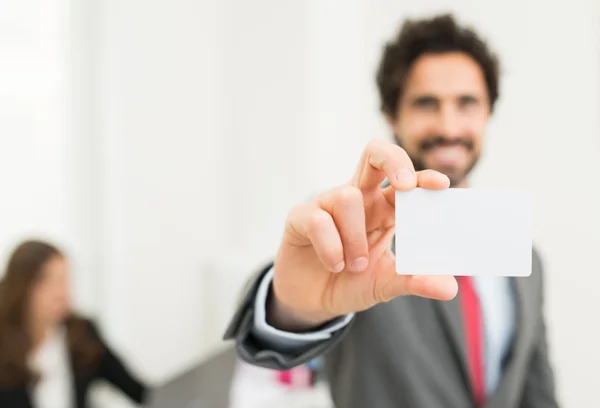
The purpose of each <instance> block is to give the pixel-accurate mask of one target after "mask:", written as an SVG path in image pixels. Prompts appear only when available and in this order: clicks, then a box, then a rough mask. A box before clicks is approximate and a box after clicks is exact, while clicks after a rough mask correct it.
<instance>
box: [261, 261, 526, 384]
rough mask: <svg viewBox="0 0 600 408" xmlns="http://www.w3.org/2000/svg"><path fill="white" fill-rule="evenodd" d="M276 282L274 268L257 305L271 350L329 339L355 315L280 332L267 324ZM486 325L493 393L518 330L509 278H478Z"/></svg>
mask: <svg viewBox="0 0 600 408" xmlns="http://www.w3.org/2000/svg"><path fill="white" fill-rule="evenodd" d="M272 279H273V268H271V270H270V271H269V272H267V274H266V275H265V276H264V278H263V280H262V282H261V283H260V285H259V288H258V292H257V295H256V301H255V302H256V303H255V305H254V324H253V328H252V331H253V334H254V335H255V336H256V337H257V338H258V339H259V340H260V341H261V342H263V344H265V345H266V346H268V347H271V348H273V349H275V350H277V351H281V352H292V351H295V350H298V349H300V348H302V347H306V346H308V345H310V344H311V343H312V342H316V341H323V340H327V339H328V338H330V337H331V336H332V334H333V333H335V332H336V331H337V330H340V329H342V328H343V327H345V326H346V325H347V324H348V323H349V322H350V321H351V320H352V318H353V317H354V315H353V314H350V315H347V316H343V317H341V318H338V319H336V320H334V321H332V322H331V323H330V324H329V325H328V326H327V327H325V328H324V329H322V330H318V331H314V332H309V333H290V332H285V331H282V330H278V329H276V328H274V327H272V326H270V325H269V324H267V321H266V311H265V308H266V301H267V295H268V293H269V288H270V287H271V281H272ZM474 282H475V289H476V290H477V293H478V295H479V301H480V304H481V309H482V314H483V320H484V322H485V324H484V327H485V343H484V347H485V356H484V362H485V382H486V393H487V394H488V395H489V394H492V393H493V392H494V391H495V390H496V387H497V386H498V383H499V381H500V376H501V374H502V360H503V358H504V356H505V355H506V353H507V351H508V349H509V347H510V344H511V342H512V338H513V335H514V332H515V327H516V320H517V317H516V308H515V302H514V297H513V290H512V287H511V282H510V280H509V279H508V278H506V277H498V276H477V277H474Z"/></svg>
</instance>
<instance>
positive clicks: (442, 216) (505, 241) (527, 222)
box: [395, 188, 533, 276]
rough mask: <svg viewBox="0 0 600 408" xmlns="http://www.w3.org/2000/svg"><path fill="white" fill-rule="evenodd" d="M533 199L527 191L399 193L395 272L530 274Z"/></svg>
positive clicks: (462, 189) (413, 191) (459, 190)
mask: <svg viewBox="0 0 600 408" xmlns="http://www.w3.org/2000/svg"><path fill="white" fill-rule="evenodd" d="M532 213H533V203H532V197H531V194H530V193H529V192H528V191H526V190H511V189H487V188H484V189H477V188H450V189H445V190H425V189H421V188H417V189H414V190H411V191H397V192H396V237H395V252H396V272H397V273H399V274H402V275H452V276H529V275H530V274H531V250H532V230H533V214H532Z"/></svg>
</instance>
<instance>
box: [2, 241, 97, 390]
mask: <svg viewBox="0 0 600 408" xmlns="http://www.w3.org/2000/svg"><path fill="white" fill-rule="evenodd" d="M63 256H64V255H63V254H62V252H61V251H59V250H58V249H57V248H56V247H54V246H53V245H51V244H49V243H47V242H43V241H36V240H31V241H26V242H23V243H21V244H20V245H19V246H18V247H17V248H16V249H15V250H14V251H13V253H12V255H11V256H10V258H9V261H8V264H7V267H6V271H5V274H4V277H3V279H2V281H0V387H2V388H6V387H9V388H22V387H27V386H30V385H32V384H33V383H35V381H37V379H38V374H37V373H35V372H34V371H32V369H31V368H30V367H29V365H28V363H29V361H28V358H29V355H30V352H31V351H32V348H33V338H32V335H31V333H30V332H29V326H28V322H27V319H28V306H29V300H30V297H31V292H32V289H33V286H34V285H35V283H36V282H37V281H38V280H39V279H41V277H42V269H43V267H44V265H46V263H47V262H48V261H50V260H51V259H53V258H54V257H63ZM64 324H65V326H66V328H67V333H68V342H69V348H70V350H71V353H72V356H73V359H74V366H75V369H76V370H78V371H79V372H87V371H88V370H91V369H92V368H93V367H94V365H95V364H97V363H98V362H99V359H100V357H101V356H102V353H103V349H102V346H101V343H99V341H97V339H96V338H95V337H94V335H93V333H92V332H91V331H90V329H89V326H88V324H87V322H86V320H84V319H82V318H80V317H78V316H76V315H75V314H72V313H71V314H70V315H69V316H68V317H67V318H66V319H65V321H64Z"/></svg>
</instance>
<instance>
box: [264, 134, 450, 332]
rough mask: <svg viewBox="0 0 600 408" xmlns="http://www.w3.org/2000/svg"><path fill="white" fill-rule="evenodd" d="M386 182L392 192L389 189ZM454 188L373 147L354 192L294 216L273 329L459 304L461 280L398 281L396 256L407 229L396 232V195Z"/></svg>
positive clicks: (401, 155)
mask: <svg viewBox="0 0 600 408" xmlns="http://www.w3.org/2000/svg"><path fill="white" fill-rule="evenodd" d="M386 177H387V179H388V181H389V183H390V185H389V186H388V187H385V188H382V187H381V183H382V182H383V181H384V180H385V178H386ZM449 185H450V180H449V179H448V177H447V176H445V175H443V174H442V173H439V172H436V171H434V170H424V171H419V172H416V173H415V171H414V167H413V164H412V162H411V160H410V158H409V157H408V155H407V154H406V152H405V151H404V150H403V149H402V148H401V147H400V146H398V145H395V144H393V143H391V142H388V141H386V140H382V139H377V140H374V141H372V142H371V143H369V144H368V145H367V147H366V148H365V150H364V152H363V154H362V157H361V159H360V162H359V164H358V167H357V169H356V172H355V174H354V177H353V178H352V180H351V182H350V183H349V184H348V185H346V186H342V187H338V188H335V189H333V190H330V191H326V192H324V193H322V194H320V195H318V196H317V197H316V198H315V199H314V200H312V201H311V202H309V203H305V204H301V205H298V206H296V207H295V208H294V209H293V210H292V211H291V212H290V213H289V215H288V218H287V221H286V227H285V232H284V235H283V238H282V240H281V244H280V247H279V251H278V253H277V257H276V259H275V265H274V268H275V271H274V276H273V286H272V288H273V293H272V296H271V298H270V302H269V305H268V309H267V318H268V320H269V322H270V324H272V325H274V326H276V327H278V328H280V329H282V330H288V331H303V330H308V329H311V328H314V327H317V326H319V325H321V324H323V323H325V322H327V321H329V320H331V319H333V318H335V317H338V316H342V315H346V314H349V313H353V312H359V311H362V310H365V309H368V308H370V307H372V306H374V305H376V304H377V303H381V302H387V301H389V300H391V299H393V298H395V297H397V296H403V295H417V296H422V297H427V298H432V299H439V300H449V299H452V298H453V297H454V296H455V295H456V293H457V290H458V286H457V283H456V280H455V278H454V277H452V276H406V275H398V274H397V273H396V269H395V256H394V254H393V253H392V251H391V243H392V239H393V237H394V232H395V230H396V228H402V225H398V226H396V225H395V210H394V202H395V191H406V190H411V189H413V188H415V187H421V188H426V189H432V190H440V189H445V188H448V187H449ZM432 255H433V254H432ZM398 256H402V255H401V254H398Z"/></svg>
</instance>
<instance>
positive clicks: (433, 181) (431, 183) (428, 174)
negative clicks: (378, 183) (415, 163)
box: [383, 170, 450, 205]
mask: <svg viewBox="0 0 600 408" xmlns="http://www.w3.org/2000/svg"><path fill="white" fill-rule="evenodd" d="M417 187H421V188H426V189H428V190H443V189H446V188H448V187H450V179H449V178H448V176H446V175H445V174H442V173H440V172H439V171H435V170H421V171H418V172H417ZM383 195H384V196H385V199H386V200H387V201H388V202H389V203H390V205H394V204H395V203H396V190H395V189H394V187H393V186H388V187H386V188H384V189H383Z"/></svg>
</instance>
